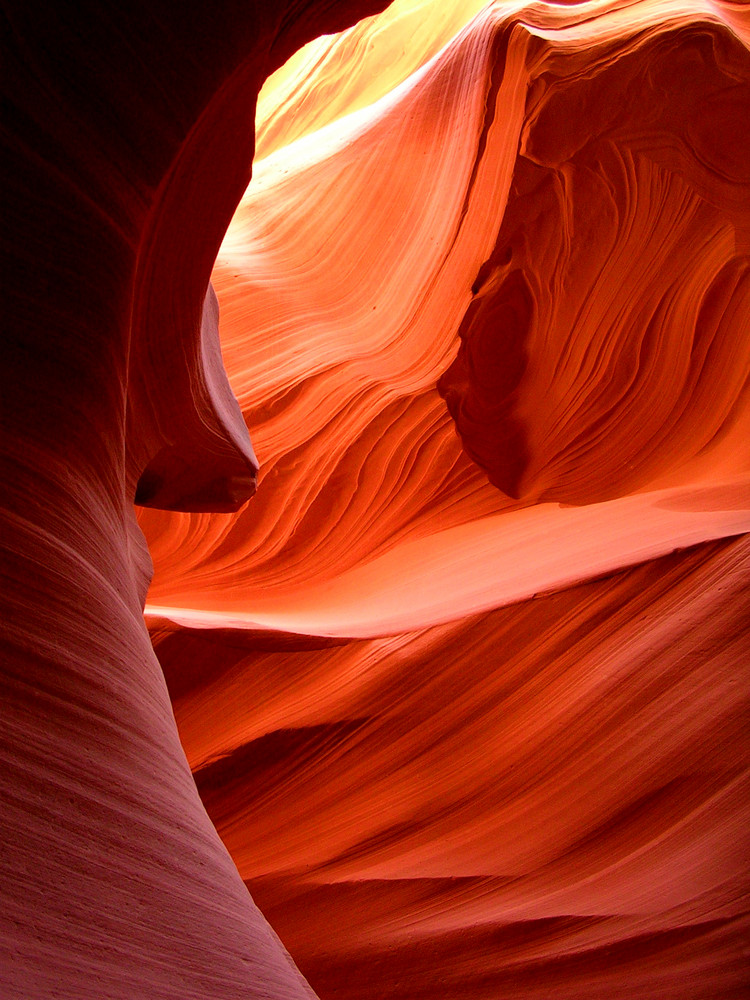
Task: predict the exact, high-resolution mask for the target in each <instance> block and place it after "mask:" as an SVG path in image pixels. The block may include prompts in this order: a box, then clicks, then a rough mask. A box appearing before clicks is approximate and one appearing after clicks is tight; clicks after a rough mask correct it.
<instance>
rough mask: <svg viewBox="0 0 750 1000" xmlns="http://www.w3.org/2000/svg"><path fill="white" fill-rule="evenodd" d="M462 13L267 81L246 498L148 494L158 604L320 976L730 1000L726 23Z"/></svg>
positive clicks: (551, 9)
mask: <svg viewBox="0 0 750 1000" xmlns="http://www.w3.org/2000/svg"><path fill="white" fill-rule="evenodd" d="M449 7H450V13H449V12H448V9H449ZM437 8H439V10H440V17H436V19H435V22H434V35H432V36H430V35H429V25H430V24H431V22H430V20H429V17H428V14H429V12H430V11H433V10H434V11H437ZM479 8H480V5H479V4H475V5H473V6H472V5H469V4H456V5H455V7H451V5H448V4H439V5H438V4H435V5H428V4H413V5H412V6H411V7H410V6H409V5H407V4H405V3H404V4H400V5H396V6H395V8H391V9H390V10H389V11H387V12H386V13H385V14H383V15H381V16H380V17H378V18H375V19H374V20H373V21H371V22H363V24H361V25H358V26H357V27H356V28H354V29H352V30H351V31H349V32H345V33H344V34H343V35H341V36H339V37H337V38H332V39H321V40H319V41H318V42H316V43H313V44H312V45H311V46H310V47H309V48H308V49H307V50H304V51H303V52H301V53H299V54H298V55H297V56H295V57H294V59H293V60H292V61H291V62H290V64H289V65H288V66H287V67H285V68H284V69H283V70H281V71H280V72H279V74H277V75H276V76H275V77H273V78H272V79H271V81H269V84H268V85H267V86H266V88H265V90H264V92H263V93H262V94H261V98H260V103H259V120H258V136H259V155H260V159H259V161H258V162H256V165H255V176H254V180H253V182H252V184H251V185H250V187H249V188H248V190H247V192H246V194H245V196H244V198H243V200H242V202H241V204H240V207H239V209H238V211H237V213H236V215H235V217H234V219H233V221H232V223H231V225H230V227H229V230H228V232H227V235H226V237H225V240H224V243H223V245H222V249H221V251H220V253H219V257H218V260H217V263H216V267H215V269H214V275H213V281H214V284H215V287H216V290H217V293H218V297H219V301H220V304H221V336H222V346H223V353H224V361H225V364H226V368H227V371H228V373H229V377H230V381H231V384H232V386H233V388H234V391H235V392H236V394H237V398H238V399H239V401H240V405H241V408H242V411H243V414H244V417H245V421H246V423H247V426H248V427H249V428H250V430H251V433H252V436H253V441H254V444H255V448H256V451H257V454H258V456H259V460H260V468H261V471H260V483H259V490H258V495H257V497H256V498H255V499H254V500H253V502H252V504H250V505H249V506H248V507H247V508H246V509H245V510H244V511H242V512H241V513H239V514H238V515H235V516H232V517H228V516H215V515H209V514H198V515H164V514H159V513H156V512H148V513H144V514H143V515H142V516H141V517H140V520H141V524H142V526H143V527H144V530H145V532H146V536H147V538H148V539H149V544H150V547H151V551H152V553H153V555H154V560H155V566H156V575H155V578H154V582H153V585H152V589H151V593H150V597H149V604H148V606H147V617H148V620H149V622H150V627H151V632H152V636H153V639H154V643H155V646H156V649H157V653H158V655H159V658H160V661H161V663H162V665H163V666H164V669H165V672H166V676H167V681H168V684H169V688H170V691H171V693H172V697H173V704H174V708H175V714H176V718H177V722H178V726H179V730H180V735H181V739H182V742H183V745H184V747H185V750H186V753H187V755H188V759H189V761H190V764H191V767H192V769H193V773H194V775H195V778H196V782H197V784H198V788H199V790H200V792H201V795H202V798H203V801H204V803H205V804H206V807H207V809H208V812H209V815H210V816H211V818H212V819H213V821H214V822H215V823H216V825H217V828H218V830H219V833H220V834H221V836H222V838H223V840H224V842H225V844H226V845H227V847H228V848H229V851H230V853H231V855H232V857H233V859H234V860H235V862H236V864H237V866H238V868H239V871H240V873H241V875H242V876H243V878H244V879H245V880H246V882H247V885H248V887H249V888H250V890H251V892H252V894H253V896H254V898H255V899H256V901H257V902H258V903H259V905H260V906H261V909H262V910H263V911H264V913H265V914H266V915H267V916H268V917H269V919H270V920H271V923H272V924H273V926H274V927H275V929H276V930H277V931H278V933H279V934H280V935H281V937H282V940H283V941H284V942H285V944H286V945H287V947H288V948H289V949H290V951H291V953H292V954H293V955H294V956H295V958H296V960H297V961H298V962H299V964H300V967H301V969H302V970H303V972H304V973H305V974H306V975H307V977H308V979H309V981H310V982H311V984H312V985H313V986H314V987H315V989H316V990H317V991H318V993H319V995H320V996H321V997H323V998H325V997H333V996H340V995H341V996H348V997H362V998H364V997H372V998H379V997H386V996H387V997H399V998H401V997H403V998H413V997H424V998H427V997H429V998H438V997H499V996H512V997H534V998H539V1000H541V998H547V997H549V996H552V995H554V996H561V997H570V998H576V1000H577V998H583V997H607V998H610V997H622V998H626V997H628V998H629V997H633V996H638V997H654V998H656V997H659V998H667V997H669V998H674V1000H678V998H680V1000H682V998H687V997H694V998H696V1000H697V998H702V997H708V996H711V997H739V996H740V995H741V993H742V992H743V989H744V986H745V985H746V978H745V977H746V956H745V955H744V953H743V946H742V941H743V937H744V935H746V933H747V926H748V925H747V898H746V887H747V883H746V877H747V876H746V858H747V847H748V844H747V834H746V831H747V829H748V826H749V825H750V815H749V813H748V807H749V805H750V799H749V798H748V787H747V779H748V770H747V767H748V756H747V737H746V734H745V733H743V722H742V719H743V712H745V711H746V708H747V697H748V678H747V664H748V661H749V660H750V655H749V654H750V642H749V641H748V634H749V632H748V626H749V625H750V622H749V621H748V614H747V610H748V606H747V586H748V579H749V576H748V574H749V571H750V549H749V548H748V545H747V542H746V540H745V539H743V538H742V537H741V536H742V535H743V533H745V532H746V531H747V530H748V527H750V475H749V473H750V462H749V459H750V453H749V449H748V441H750V410H749V408H748V392H747V383H748V373H749V372H750V257H749V256H748V251H749V250H750V214H749V213H750V168H749V167H748V164H750V148H748V145H747V143H748V137H750V130H748V129H747V127H746V123H747V122H748V121H750V56H749V55H748V52H747V40H748V35H747V18H746V11H744V10H743V9H742V8H741V6H739V5H736V4H735V5H732V4H724V5H716V4H701V3H695V2H694V3H651V2H643V3H635V4H628V5H623V4H618V3H603V4H587V5H579V6H576V5H571V6H570V7H568V8H562V7H560V6H559V5H552V4H549V5H545V4H534V5H531V6H523V5H521V4H515V5H510V4H495V5H490V6H489V7H486V8H484V9H479ZM417 23H418V24H419V26H420V28H419V32H416V31H415V27H414V26H415V24H417ZM410 34H414V35H415V48H414V49H413V50H412V49H410V48H409V45H408V42H407V39H408V38H409V37H410Z"/></svg>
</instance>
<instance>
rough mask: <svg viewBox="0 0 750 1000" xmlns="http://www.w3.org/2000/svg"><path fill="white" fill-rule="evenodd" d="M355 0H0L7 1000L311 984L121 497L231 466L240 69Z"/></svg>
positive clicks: (213, 994) (3, 936)
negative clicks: (289, 943)
mask: <svg viewBox="0 0 750 1000" xmlns="http://www.w3.org/2000/svg"><path fill="white" fill-rule="evenodd" d="M378 6H379V5H378V3H377V2H372V3H368V2H367V0H363V2H359V3H357V2H352V3H344V2H333V3H332V2H330V0H326V2H325V3H307V4H305V5H299V4H295V3H278V4H274V5H269V4H265V3H254V2H252V0H251V2H248V3H244V4H242V5H237V4H234V3H225V2H222V0H219V2H217V3H216V4H213V5H212V7H211V11H210V19H209V18H208V17H207V12H206V11H199V10H198V9H197V8H195V9H194V8H183V7H180V8H179V9H178V8H177V7H176V5H174V4H170V3H166V2H162V0H155V2H151V0H150V2H149V3H144V2H141V0H133V2H132V3H128V4H127V5H111V4H101V3H94V2H89V0H81V2H78V3H76V4H74V5H64V4H41V5H39V4H27V3H14V2H9V3H6V4H4V5H3V71H4V72H3V81H2V89H3V138H2V143H3V168H2V169H3V191H4V196H5V206H4V216H3V222H4V225H3V231H2V248H3V276H4V277H5V278H6V282H5V285H4V296H3V308H4V321H5V322H4V329H3V337H2V363H0V378H1V379H2V392H1V394H0V395H1V396H2V418H3V419H2V422H3V435H2V440H1V441H0V481H1V482H2V485H3V489H2V498H1V513H0V518H1V520H2V527H1V528H0V542H1V544H2V562H1V563H0V570H1V572H2V587H1V588H0V594H1V599H2V607H1V608H0V632H1V635H0V639H1V641H2V653H1V654H0V714H1V718H0V892H1V893H2V905H1V906H0V995H2V997H3V1000H6V998H7V1000H48V998H49V1000H51V998H53V997H54V998H59V1000H103V998H107V1000H168V998H169V1000H176V998H180V1000H208V998H211V1000H217V998H230V997H231V998H237V997H239V996H242V997H266V998H267V997H269V996H272V997H275V998H302V997H308V998H309V997H311V996H312V995H313V993H312V991H311V989H310V988H309V986H308V985H307V984H306V982H305V981H304V979H303V977H302V976H301V974H300V973H299V971H298V970H297V968H296V967H295V966H294V964H293V962H292V960H291V959H290V957H289V954H288V952H287V951H286V950H285V948H284V947H283V945H282V944H281V943H280V941H279V939H278V938H277V937H276V935H275V934H274V932H273V931H272V930H271V928H270V927H269V925H268V924H267V923H266V921H265V920H264V918H263V917H262V915H261V914H260V912H259V911H258V909H257V907H256V906H255V905H254V903H253V901H252V899H251V897H250V895H249V894H248V892H247V890H246V887H245V886H244V885H243V882H242V880H241V878H240V877H239V875H238V873H237V869H236V866H235V865H234V863H233V862H232V859H231V858H230V856H229V854H228V852H227V850H226V848H225V847H224V845H223V844H222V843H221V840H220V838H219V837H218V835H217V833H216V830H215V828H214V826H213V824H212V823H211V821H210V820H209V818H208V817H207V815H206V812H205V809H204V807H203V805H202V803H201V801H200V798H199V796H198V793H197V790H196V787H195V783H194V781H193V779H192V777H191V774H190V770H189V767H188V765H187V762H186V760H185V755H184V752H183V750H182V748H181V746H180V742H179V738H178V735H177V730H176V727H175V721H174V715H173V711H172V708H171V704H170V700H169V695H168V691H167V688H166V685H165V682H164V676H163V673H162V671H161V669H160V667H159V664H158V661H157V660H156V657H155V656H154V652H153V648H152V645H151V642H150V640H149V636H148V632H147V630H146V627H145V625H144V621H143V614H142V611H143V602H144V600H145V595H146V591H147V588H148V583H149V579H150V575H151V565H150V558H149V555H148V551H147V548H146V545H145V542H144V539H143V536H142V533H141V532H140V531H139V530H138V527H137V524H136V521H135V517H134V513H133V499H134V497H135V496H136V493H137V494H138V498H139V499H140V500H142V501H144V502H145V501H147V502H149V503H157V504H162V505H163V506H167V507H174V508H180V509H194V510H205V509H214V510H217V509H218V510H222V509H236V508H237V506H238V505H240V504H241V503H242V502H243V501H244V499H246V497H247V496H248V495H249V494H250V493H251V492H252V489H253V479H254V472H255V466H256V463H255V459H254V455H253V451H252V447H251V445H250V441H249V437H248V434H247V429H246V426H245V424H244V421H243V420H242V416H241V412H240V410H239V408H238V406H237V403H236V400H235V399H234V397H233V396H232V393H231V391H230V389H229V386H228V383H227V380H226V374H225V372H224V370H223V367H222V364H221V351H220V344H219V339H218V327H217V309H216V300H215V298H213V297H212V293H210V292H207V289H208V287H209V281H210V276H211V268H212V265H213V261H214V259H215V256H216V252H217V250H218V248H219V245H220V243H221V239H222V236H223V234H224V232H225V230H226V226H227V224H228V222H229V220H230V218H231V215H232V213H233V211H234V209H235V207H236V205H237V203H238V201H239V199H240V197H241V195H242V192H243V190H244V189H245V187H246V186H247V182H248V180H249V177H250V166H251V161H252V155H253V134H252V133H253V130H252V117H253V113H254V109H255V102H256V97H257V93H258V90H259V88H260V85H261V83H262V81H263V80H264V79H265V77H266V76H267V75H268V74H269V73H270V72H271V71H273V70H274V69H276V68H277V67H278V66H279V65H280V64H281V63H283V61H284V60H285V59H286V58H287V57H288V56H289V55H290V54H291V53H292V52H293V51H294V50H295V49H296V48H298V47H299V46H300V45H302V44H303V43H305V42H307V41H308V40H310V39H311V38H314V37H316V36H317V35H319V34H320V33H321V32H325V31H337V30H340V29H342V28H344V27H346V26H347V25H350V24H352V23H354V22H355V21H356V20H357V19H358V18H361V17H362V16H364V15H365V14H372V13H373V11H374V10H376V9H377V8H378ZM380 6H382V4H381V5H380ZM208 21H210V23H207V22H208ZM248 123H250V124H248Z"/></svg>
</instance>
